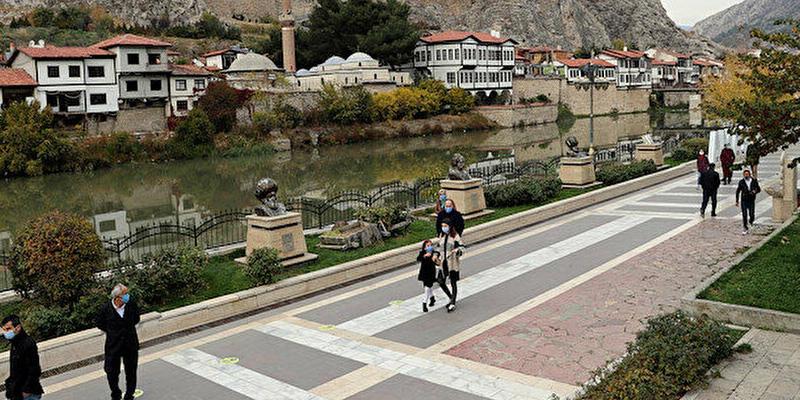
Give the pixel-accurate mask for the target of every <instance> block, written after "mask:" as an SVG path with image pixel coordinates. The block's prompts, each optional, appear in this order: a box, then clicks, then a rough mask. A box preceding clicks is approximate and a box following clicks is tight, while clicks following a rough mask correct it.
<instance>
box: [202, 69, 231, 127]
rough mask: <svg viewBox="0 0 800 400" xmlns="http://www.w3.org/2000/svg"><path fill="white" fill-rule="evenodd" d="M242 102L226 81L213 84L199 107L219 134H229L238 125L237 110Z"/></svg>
mask: <svg viewBox="0 0 800 400" xmlns="http://www.w3.org/2000/svg"><path fill="white" fill-rule="evenodd" d="M240 105H241V100H240V98H239V94H238V93H237V91H236V89H234V88H232V87H231V86H230V85H228V84H227V83H226V82H224V81H217V82H212V83H211V84H209V85H208V88H207V89H206V94H204V95H203V97H201V98H200V101H198V103H197V106H198V107H199V108H200V109H201V110H203V111H204V112H205V114H206V115H208V118H209V119H210V120H211V123H213V124H214V127H215V128H216V131H217V132H229V131H230V130H231V129H233V127H234V126H235V125H236V109H237V108H238V107H239V106H240Z"/></svg>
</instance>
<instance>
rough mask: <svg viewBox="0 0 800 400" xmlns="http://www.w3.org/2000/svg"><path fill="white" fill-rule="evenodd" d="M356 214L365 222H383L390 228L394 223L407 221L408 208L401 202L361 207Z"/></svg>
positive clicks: (357, 217)
mask: <svg viewBox="0 0 800 400" xmlns="http://www.w3.org/2000/svg"><path fill="white" fill-rule="evenodd" d="M354 216H355V218H356V219H358V220H360V221H364V222H369V223H373V224H377V223H379V222H381V223H383V225H384V226H386V227H387V228H388V227H390V226H392V225H394V224H397V223H400V222H403V221H405V220H406V218H408V210H407V209H406V208H405V207H404V206H402V205H399V204H389V205H384V206H373V207H364V208H359V209H358V210H356V212H355V215H354Z"/></svg>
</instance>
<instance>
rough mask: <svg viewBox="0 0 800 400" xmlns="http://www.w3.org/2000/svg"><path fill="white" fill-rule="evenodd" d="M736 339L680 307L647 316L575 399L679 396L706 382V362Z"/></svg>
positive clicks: (728, 353)
mask: <svg viewBox="0 0 800 400" xmlns="http://www.w3.org/2000/svg"><path fill="white" fill-rule="evenodd" d="M737 340H738V338H737V335H736V334H735V333H734V332H733V331H732V330H731V329H728V328H726V327H725V326H723V325H722V324H720V323H719V322H716V321H713V320H711V319H710V318H708V317H707V316H705V315H703V316H700V317H691V316H689V315H687V314H685V313H683V312H681V311H677V312H673V313H670V314H665V315H661V316H658V317H655V318H652V319H650V320H649V321H648V322H647V326H646V327H645V329H644V330H643V331H641V332H639V333H638V334H637V335H636V340H635V341H633V342H631V343H629V344H628V348H627V355H626V356H625V357H624V358H623V359H622V360H620V361H619V362H618V363H610V364H609V365H607V366H605V367H602V368H600V369H598V370H596V371H595V372H594V373H593V377H592V379H590V380H589V383H588V384H586V385H584V387H583V388H582V393H581V394H580V395H579V396H578V397H577V399H578V400H589V399H591V400H652V399H679V398H680V397H681V396H682V395H683V394H684V393H686V392H688V391H690V390H692V389H695V388H697V387H700V386H701V385H703V384H705V383H707V380H708V374H707V372H708V371H709V369H711V367H713V366H714V365H715V364H717V363H719V362H720V361H722V360H724V359H725V358H728V357H730V356H731V355H732V354H733V351H734V350H733V346H734V344H735V343H736V341H737Z"/></svg>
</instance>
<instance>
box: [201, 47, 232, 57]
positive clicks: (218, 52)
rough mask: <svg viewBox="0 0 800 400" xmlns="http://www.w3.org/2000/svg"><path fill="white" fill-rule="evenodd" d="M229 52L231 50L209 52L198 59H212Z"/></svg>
mask: <svg viewBox="0 0 800 400" xmlns="http://www.w3.org/2000/svg"><path fill="white" fill-rule="evenodd" d="M229 51H231V49H223V50H214V51H209V52H208V53H205V54H203V55H201V56H200V57H214V56H218V55H220V54H225V53H227V52H229Z"/></svg>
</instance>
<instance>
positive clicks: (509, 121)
mask: <svg viewBox="0 0 800 400" xmlns="http://www.w3.org/2000/svg"><path fill="white" fill-rule="evenodd" d="M477 111H478V113H480V114H481V115H483V116H484V117H486V118H487V119H488V120H490V121H492V122H494V123H495V124H497V125H498V126H502V127H505V128H510V127H513V126H522V125H536V124H545V123H548V122H555V121H556V119H558V107H557V106H556V105H555V104H546V105H531V106H487V107H478V108H477Z"/></svg>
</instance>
